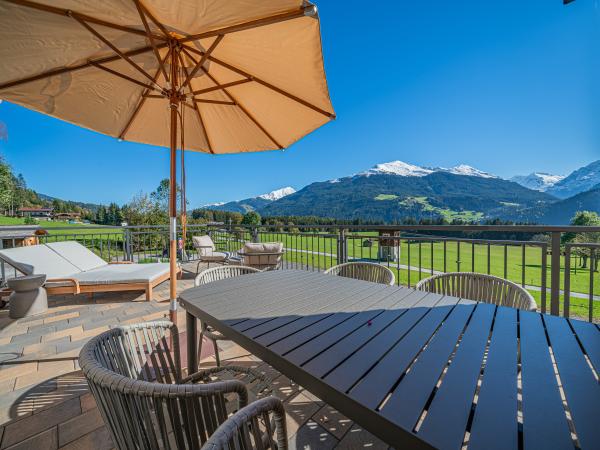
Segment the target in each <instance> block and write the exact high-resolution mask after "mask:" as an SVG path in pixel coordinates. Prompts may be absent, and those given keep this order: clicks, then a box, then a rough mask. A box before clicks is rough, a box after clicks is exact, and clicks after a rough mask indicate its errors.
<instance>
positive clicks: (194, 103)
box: [177, 52, 215, 154]
mask: <svg viewBox="0 0 600 450" xmlns="http://www.w3.org/2000/svg"><path fill="white" fill-rule="evenodd" d="M177 55H178V56H179V61H180V62H181V68H182V69H183V73H185V76H186V82H185V85H187V87H188V89H189V90H190V92H193V89H192V82H191V80H190V76H189V73H188V70H187V68H186V67H185V63H184V61H183V57H182V56H181V52H179V53H178V54H177ZM188 57H189V58H190V59H191V60H192V61H194V59H193V58H191V57H190V56H189V55H188ZM194 62H196V61H194ZM192 104H193V105H194V109H195V110H196V115H197V117H198V122H199V123H200V127H201V128H202V131H203V132H204V136H205V137H206V143H207V144H208V151H210V152H211V153H212V154H214V153H215V151H214V150H213V146H212V143H211V142H210V137H209V136H208V130H207V129H206V125H205V124H204V119H203V118H202V113H201V112H200V107H199V106H198V104H197V103H196V102H195V101H193V99H192Z"/></svg>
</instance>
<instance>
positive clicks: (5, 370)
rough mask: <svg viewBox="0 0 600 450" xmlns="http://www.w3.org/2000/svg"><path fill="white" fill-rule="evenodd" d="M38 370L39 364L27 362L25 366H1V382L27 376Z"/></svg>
mask: <svg viewBox="0 0 600 450" xmlns="http://www.w3.org/2000/svg"><path fill="white" fill-rule="evenodd" d="M36 370H37V362H27V363H23V364H10V365H7V364H5V365H2V366H0V381H3V380H7V379H10V378H15V377H18V376H21V375H25V374H27V373H29V372H34V371H36Z"/></svg>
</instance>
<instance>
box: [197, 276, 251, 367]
mask: <svg viewBox="0 0 600 450" xmlns="http://www.w3.org/2000/svg"><path fill="white" fill-rule="evenodd" d="M256 272H260V270H259V269H255V268H254V267H247V266H221V267H213V268H212V269H206V270H203V271H202V272H200V273H199V274H198V276H196V278H195V280H194V286H202V285H205V284H208V283H212V282H214V281H219V280H225V279H226V278H233V277H238V276H240V275H247V274H250V273H256ZM203 336H206V338H208V339H209V340H210V341H211V342H212V344H213V348H214V349H215V359H216V360H217V366H220V365H221V358H220V356H219V347H218V346H217V341H224V340H226V338H225V337H224V336H223V335H222V334H221V333H219V332H218V331H216V330H214V329H212V328H211V327H209V326H208V325H207V324H205V323H202V324H201V326H200V342H199V343H198V359H200V354H201V352H202V343H203V341H204V340H203Z"/></svg>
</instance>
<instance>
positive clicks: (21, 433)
mask: <svg viewBox="0 0 600 450" xmlns="http://www.w3.org/2000/svg"><path fill="white" fill-rule="evenodd" d="M79 414H81V405H80V403H79V399H78V398H74V399H71V400H68V401H66V402H63V403H60V404H59V405H58V406H55V407H53V408H50V409H46V410H44V411H42V412H39V413H37V414H32V415H30V416H27V417H25V418H23V419H21V420H18V421H16V422H12V423H10V424H8V425H6V427H5V429H4V436H3V437H2V445H1V446H0V448H2V449H4V448H6V447H10V446H11V445H14V444H17V443H19V442H22V441H23V440H25V439H27V438H29V437H30V436H35V435H36V434H38V433H41V432H43V431H46V430H49V429H50V428H54V429H56V428H55V427H56V425H58V424H59V423H61V422H64V421H66V420H69V419H70V418H72V417H75V416H77V415H79Z"/></svg>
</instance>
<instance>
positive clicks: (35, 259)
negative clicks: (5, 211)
mask: <svg viewBox="0 0 600 450" xmlns="http://www.w3.org/2000/svg"><path fill="white" fill-rule="evenodd" d="M0 258H2V259H3V260H4V261H6V262H7V263H8V264H9V265H11V266H12V267H14V268H15V269H17V270H18V271H19V272H22V273H24V274H25V275H32V274H46V277H47V278H71V277H72V276H73V275H74V274H77V273H79V272H81V270H80V269H79V268H78V267H76V266H75V265H73V264H71V263H70V262H69V261H67V260H66V259H65V258H63V257H62V256H60V255H59V254H58V253H56V252H55V251H54V250H52V249H50V248H48V247H47V246H45V245H31V246H28V247H15V248H7V249H4V250H0Z"/></svg>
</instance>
